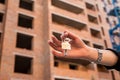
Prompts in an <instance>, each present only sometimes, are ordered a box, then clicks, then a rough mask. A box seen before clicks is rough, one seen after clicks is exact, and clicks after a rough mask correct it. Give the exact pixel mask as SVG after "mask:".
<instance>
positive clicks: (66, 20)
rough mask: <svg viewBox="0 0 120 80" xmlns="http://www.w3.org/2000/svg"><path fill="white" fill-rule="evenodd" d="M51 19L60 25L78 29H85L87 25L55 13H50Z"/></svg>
mask: <svg viewBox="0 0 120 80" xmlns="http://www.w3.org/2000/svg"><path fill="white" fill-rule="evenodd" d="M52 21H53V22H54V23H58V24H60V25H64V26H65V25H66V26H67V27H73V28H77V29H79V30H87V28H86V27H87V25H86V24H84V23H81V22H78V21H76V20H72V19H69V18H67V17H63V16H60V15H57V14H52Z"/></svg>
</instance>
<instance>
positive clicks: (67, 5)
mask: <svg viewBox="0 0 120 80" xmlns="http://www.w3.org/2000/svg"><path fill="white" fill-rule="evenodd" d="M52 5H53V6H56V7H58V8H61V9H64V10H67V11H70V12H72V13H75V14H80V13H83V9H82V8H80V7H79V6H77V5H74V4H73V3H72V2H69V1H67V0H52Z"/></svg>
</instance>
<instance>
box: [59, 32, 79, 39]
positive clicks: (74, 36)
mask: <svg viewBox="0 0 120 80" xmlns="http://www.w3.org/2000/svg"><path fill="white" fill-rule="evenodd" d="M66 37H68V38H70V39H72V40H75V39H76V38H77V36H76V35H75V34H73V33H71V32H69V31H64V33H63V34H62V35H61V39H62V40H64V39H65V38H66Z"/></svg>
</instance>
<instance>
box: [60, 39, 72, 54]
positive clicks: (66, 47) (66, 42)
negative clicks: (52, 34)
mask: <svg viewBox="0 0 120 80" xmlns="http://www.w3.org/2000/svg"><path fill="white" fill-rule="evenodd" d="M69 42H70V39H69V38H65V39H64V40H63V42H62V49H64V56H66V55H67V51H68V50H71V45H70V43H69Z"/></svg>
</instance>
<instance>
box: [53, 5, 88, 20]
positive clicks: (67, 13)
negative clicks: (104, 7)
mask: <svg viewBox="0 0 120 80" xmlns="http://www.w3.org/2000/svg"><path fill="white" fill-rule="evenodd" d="M81 10H83V9H82V8H81ZM51 11H52V13H55V14H60V15H64V16H69V17H70V18H74V19H77V20H79V21H82V22H87V18H85V17H86V16H85V13H84V10H83V11H82V13H80V14H74V13H72V12H70V11H67V10H64V9H60V8H58V7H55V6H52V7H51Z"/></svg>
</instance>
